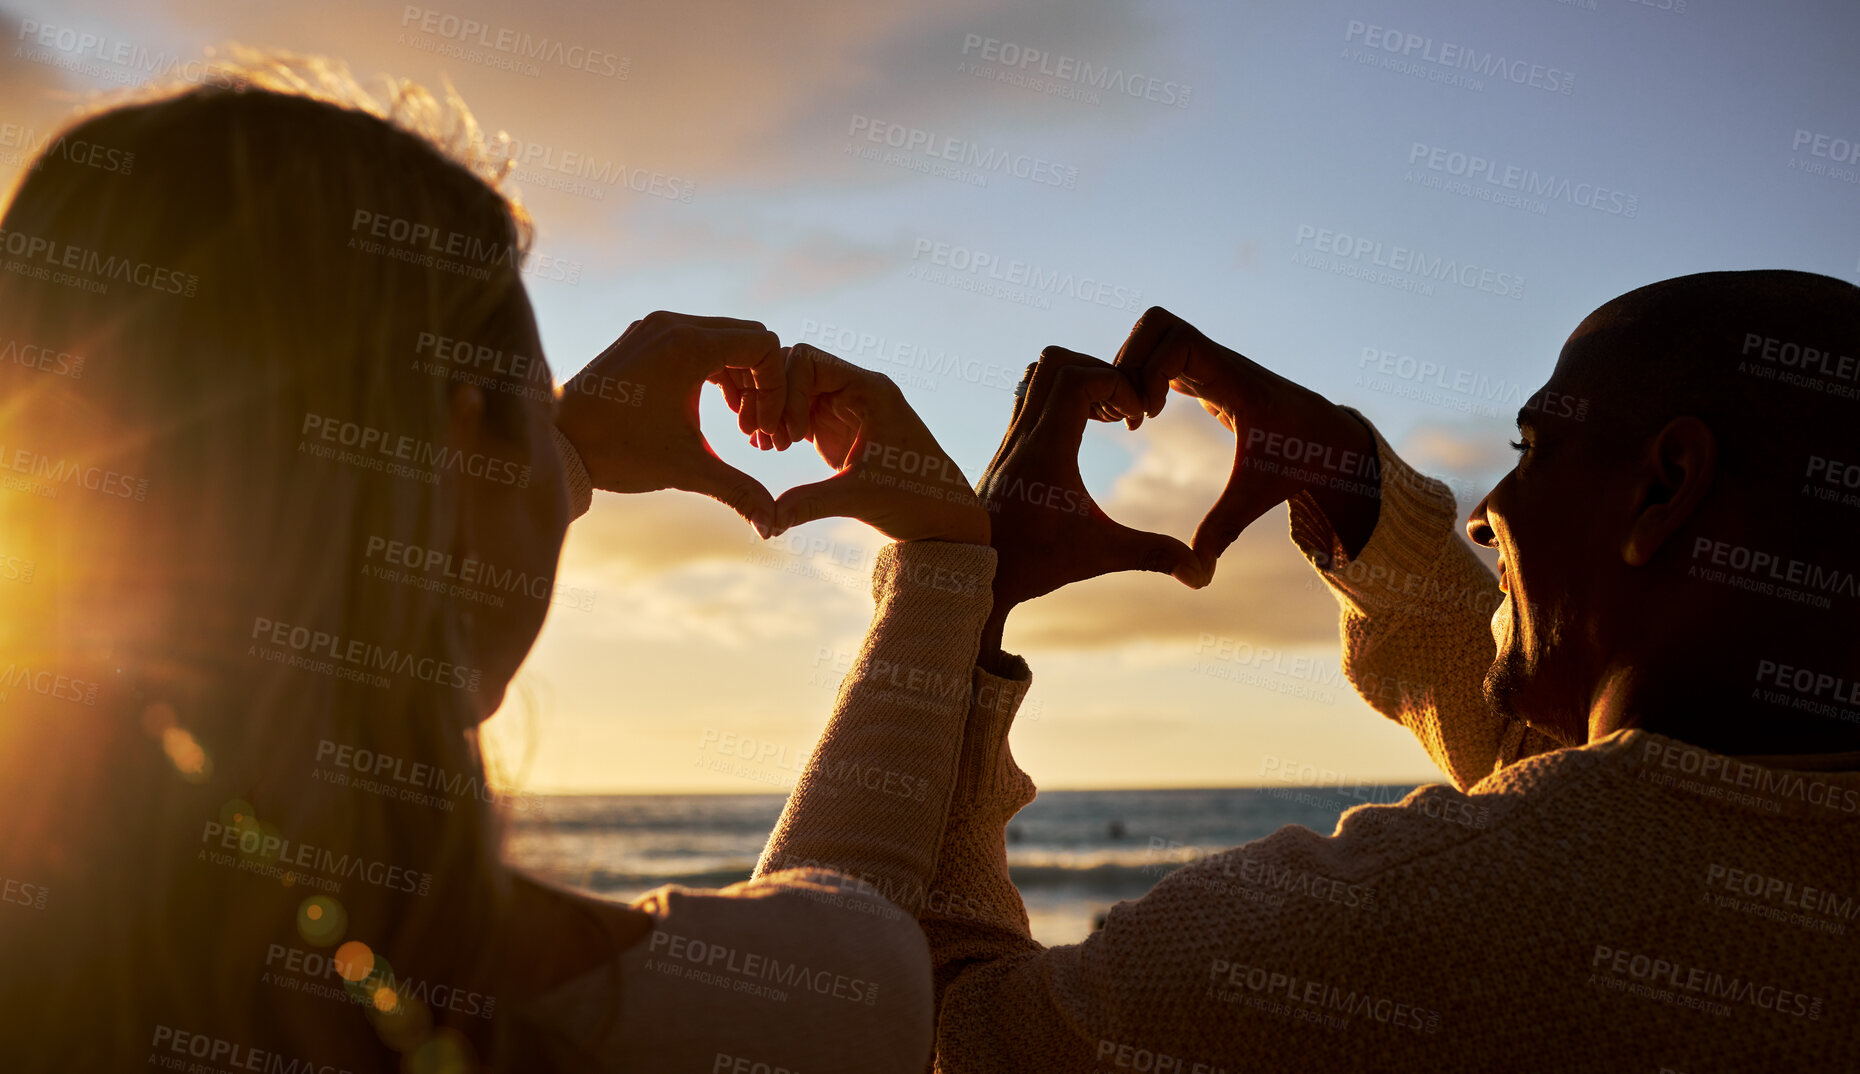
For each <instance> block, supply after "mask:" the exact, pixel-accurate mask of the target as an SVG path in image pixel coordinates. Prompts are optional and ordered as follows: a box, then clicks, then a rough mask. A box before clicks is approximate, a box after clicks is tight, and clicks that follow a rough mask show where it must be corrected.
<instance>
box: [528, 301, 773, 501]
mask: <svg viewBox="0 0 1860 1074" xmlns="http://www.w3.org/2000/svg"><path fill="white" fill-rule="evenodd" d="M732 372H735V373H737V374H739V375H740V376H741V378H742V379H741V381H736V380H730V379H729V378H730V374H731V373H732ZM782 377H783V352H782V349H781V344H780V342H779V341H778V340H777V339H776V338H775V334H774V333H773V332H770V331H769V330H768V329H766V328H764V327H762V325H760V324H758V323H756V322H755V321H738V320H733V319H730V318H727V317H692V316H688V315H686V314H682V313H663V312H660V313H650V314H647V315H646V317H645V318H644V319H643V320H638V321H634V322H633V323H632V325H630V326H629V327H628V328H627V330H626V332H625V333H623V334H622V335H621V336H620V338H619V339H618V340H616V341H615V342H614V344H613V346H611V347H608V348H607V349H606V350H605V351H602V352H601V355H600V357H598V358H596V359H594V361H592V362H590V363H588V367H587V368H586V369H583V370H582V371H581V372H580V373H577V374H576V375H575V377H574V379H572V380H570V381H569V382H568V383H567V384H566V385H564V387H563V389H562V405H561V409H560V410H559V411H558V413H557V416H556V427H557V428H558V429H560V430H562V435H563V436H566V437H567V438H568V441H569V443H571V444H573V445H575V450H576V451H578V452H580V454H581V459H582V462H583V463H584V464H585V465H586V466H587V468H588V476H589V478H590V479H591V480H592V481H593V482H594V487H595V488H598V489H606V490H607V491H609V492H652V491H654V490H657V489H667V488H673V489H685V490H686V491H689V492H701V493H703V494H704V495H706V496H711V497H714V498H716V499H718V500H721V501H722V502H723V503H724V504H725V505H727V506H728V507H729V508H730V509H731V510H734V511H735V512H736V513H737V514H740V515H742V516H743V517H744V518H745V519H748V520H749V522H750V524H751V525H753V526H755V527H756V530H757V532H759V533H761V534H762V535H763V536H764V537H766V536H768V534H769V530H770V528H771V527H772V526H773V524H774V518H775V501H774V498H773V497H771V496H770V495H769V492H768V490H767V489H766V488H763V487H762V483H761V482H759V481H757V480H756V479H755V478H753V477H750V476H749V475H748V474H745V473H743V472H742V471H741V470H738V469H737V468H736V467H734V466H731V465H730V464H729V463H726V462H724V461H723V460H722V459H720V458H718V457H717V454H716V452H714V451H712V450H711V447H710V444H709V443H708V442H706V441H705V439H704V433H703V431H702V430H700V429H699V428H698V397H699V395H700V394H701V392H702V391H703V388H704V382H705V381H707V380H708V381H712V382H716V383H720V384H722V383H726V382H727V383H728V387H727V388H726V392H731V391H733V392H734V394H735V395H736V396H737V408H738V410H739V417H740V421H741V423H742V424H743V426H744V431H745V432H750V431H754V432H757V433H760V434H762V435H770V434H771V433H772V431H773V430H775V429H777V428H778V426H779V422H778V418H779V413H780V406H781V401H782V398H783V392H782V387H783V381H782ZM744 384H747V385H748V386H749V387H748V388H747V389H745V388H744V387H743V385H744ZM782 446H784V447H785V446H786V444H785V443H783V444H782Z"/></svg>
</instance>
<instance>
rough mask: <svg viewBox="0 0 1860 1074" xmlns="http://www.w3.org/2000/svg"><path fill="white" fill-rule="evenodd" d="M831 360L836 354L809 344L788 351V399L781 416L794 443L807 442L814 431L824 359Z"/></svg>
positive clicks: (798, 345) (784, 401) (797, 344)
mask: <svg viewBox="0 0 1860 1074" xmlns="http://www.w3.org/2000/svg"><path fill="white" fill-rule="evenodd" d="M830 357H832V355H829V354H827V352H826V351H823V350H819V349H817V348H814V347H810V346H808V345H807V344H805V343H796V344H794V345H793V346H791V347H789V348H788V371H787V378H786V391H785V395H786V398H785V399H784V400H783V402H782V408H781V413H782V424H783V425H784V426H785V427H786V429H787V431H788V437H789V439H790V440H794V441H800V440H805V439H807V438H808V437H809V436H810V435H812V433H813V431H814V423H813V411H814V396H815V395H817V394H819V389H818V388H817V387H816V384H817V383H818V381H819V378H820V372H821V365H822V359H824V358H830Z"/></svg>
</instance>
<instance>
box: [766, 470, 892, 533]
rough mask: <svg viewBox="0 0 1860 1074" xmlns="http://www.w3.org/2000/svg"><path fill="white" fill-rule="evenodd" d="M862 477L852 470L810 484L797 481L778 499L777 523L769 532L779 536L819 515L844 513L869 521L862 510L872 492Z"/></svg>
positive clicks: (850, 516) (776, 504) (849, 516)
mask: <svg viewBox="0 0 1860 1074" xmlns="http://www.w3.org/2000/svg"><path fill="white" fill-rule="evenodd" d="M860 484H861V479H860V478H859V477H857V476H855V475H854V473H853V472H852V471H843V472H841V473H837V474H834V475H833V476H832V477H829V478H827V479H826V480H824V481H816V482H814V483H813V484H811V485H796V486H795V487H793V488H791V489H789V490H788V491H786V492H784V493H782V494H781V497H780V498H779V499H777V500H776V501H775V527H774V529H773V530H772V531H770V536H774V537H779V536H781V535H782V534H783V533H785V532H787V531H788V530H790V529H792V528H794V527H795V526H799V525H801V524H802V523H803V522H812V521H814V520H815V519H817V518H833V517H835V516H843V517H846V518H856V519H859V520H860V521H862V522H865V521H869V520H868V519H866V518H865V516H864V515H863V514H861V513H860V511H861V507H862V503H863V501H866V500H868V499H869V497H870V496H871V494H872V490H871V489H870V488H861V487H860Z"/></svg>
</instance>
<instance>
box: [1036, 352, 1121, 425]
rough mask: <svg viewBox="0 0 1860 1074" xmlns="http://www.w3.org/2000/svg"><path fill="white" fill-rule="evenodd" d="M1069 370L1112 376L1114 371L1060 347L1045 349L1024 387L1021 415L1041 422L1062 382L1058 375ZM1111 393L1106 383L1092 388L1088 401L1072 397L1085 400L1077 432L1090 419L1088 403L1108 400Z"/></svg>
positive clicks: (1076, 398) (1101, 362)
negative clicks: (1099, 372) (1092, 392)
mask: <svg viewBox="0 0 1860 1074" xmlns="http://www.w3.org/2000/svg"><path fill="white" fill-rule="evenodd" d="M1073 369H1089V370H1094V371H1101V372H1102V373H1109V374H1113V375H1115V372H1116V371H1115V370H1113V369H1112V368H1111V365H1110V363H1108V362H1105V361H1103V360H1102V359H1098V358H1093V357H1092V356H1091V355H1089V354H1080V353H1079V352H1078V351H1072V350H1067V349H1066V348H1064V347H1048V348H1046V349H1045V350H1043V351H1041V352H1040V360H1039V361H1038V362H1036V363H1034V368H1033V380H1032V381H1031V382H1029V383H1028V385H1027V398H1026V409H1025V412H1026V413H1028V414H1032V415H1034V416H1035V418H1036V420H1044V418H1045V414H1046V411H1047V407H1048V405H1049V401H1050V400H1051V399H1052V397H1053V394H1054V392H1055V391H1057V390H1058V388H1059V385H1060V384H1061V383H1062V375H1063V374H1064V373H1066V372H1068V371H1070V370H1073ZM1078 383H1083V382H1078ZM1094 383H1095V381H1094ZM1076 391H1077V389H1074V392H1075V393H1076ZM1113 394H1114V393H1113V392H1112V391H1111V390H1110V387H1109V385H1108V384H1106V385H1100V386H1099V387H1097V388H1095V389H1094V394H1093V395H1091V396H1090V397H1089V399H1085V397H1083V396H1076V395H1075V396H1074V400H1075V401H1078V400H1081V399H1083V400H1085V406H1084V409H1083V412H1082V413H1081V424H1080V426H1079V429H1080V431H1081V432H1082V431H1083V430H1084V425H1083V424H1082V422H1083V421H1084V420H1088V419H1089V417H1090V404H1091V403H1097V402H1103V401H1108V400H1109V399H1110V398H1111V397H1112V395H1113ZM1075 409H1078V408H1075V407H1069V408H1068V410H1067V413H1068V414H1070V413H1072V412H1073V410H1075Z"/></svg>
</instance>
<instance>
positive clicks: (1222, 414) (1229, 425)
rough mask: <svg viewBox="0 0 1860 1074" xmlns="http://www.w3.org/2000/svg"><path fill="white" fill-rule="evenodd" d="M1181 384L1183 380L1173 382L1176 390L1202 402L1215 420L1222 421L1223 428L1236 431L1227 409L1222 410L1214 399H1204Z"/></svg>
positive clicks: (1203, 407)
mask: <svg viewBox="0 0 1860 1074" xmlns="http://www.w3.org/2000/svg"><path fill="white" fill-rule="evenodd" d="M1180 385H1181V381H1174V382H1172V386H1173V387H1175V390H1176V391H1178V392H1181V393H1182V394H1183V395H1187V396H1192V397H1193V398H1194V400H1195V401H1196V402H1197V403H1200V404H1201V409H1203V410H1205V411H1207V412H1208V413H1210V414H1212V415H1214V420H1215V421H1218V422H1220V423H1221V428H1223V429H1226V430H1227V431H1228V432H1230V433H1231V432H1233V431H1234V419H1233V418H1232V417H1230V416H1228V413H1227V411H1225V410H1222V409H1221V408H1220V406H1219V405H1218V404H1216V403H1214V402H1213V401H1212V400H1208V399H1203V398H1201V397H1200V396H1198V395H1195V394H1194V393H1193V392H1191V391H1189V390H1188V389H1187V388H1183V387H1181V386H1180Z"/></svg>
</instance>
